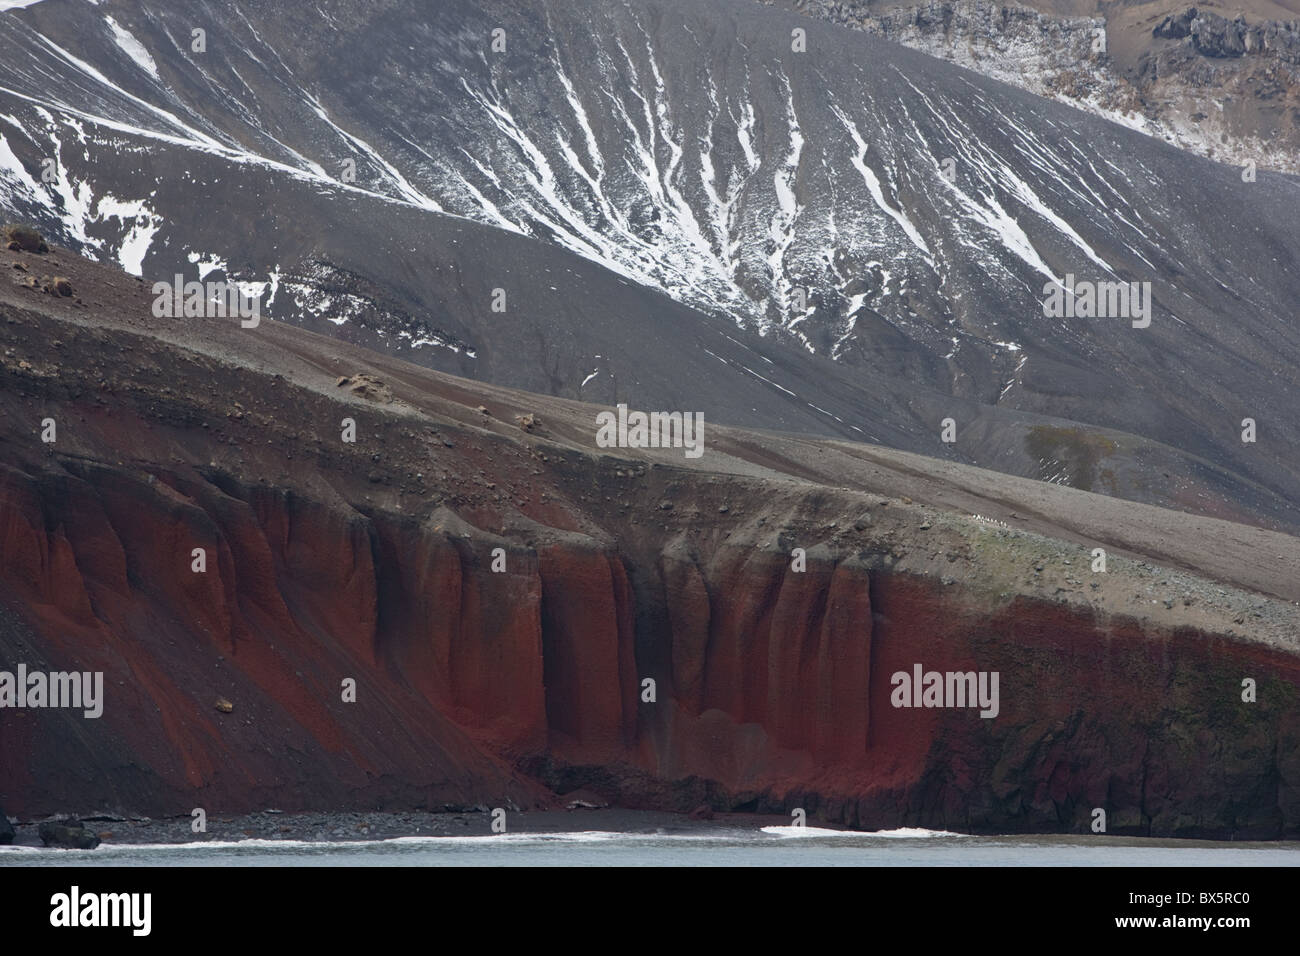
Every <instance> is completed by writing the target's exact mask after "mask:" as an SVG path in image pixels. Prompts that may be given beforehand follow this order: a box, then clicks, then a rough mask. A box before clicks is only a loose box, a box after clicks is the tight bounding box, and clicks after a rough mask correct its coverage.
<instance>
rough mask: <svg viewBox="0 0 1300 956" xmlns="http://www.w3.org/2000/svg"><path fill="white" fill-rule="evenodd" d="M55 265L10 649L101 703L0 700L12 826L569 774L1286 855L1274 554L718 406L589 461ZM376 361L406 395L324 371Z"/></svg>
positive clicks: (7, 484) (564, 432) (646, 790)
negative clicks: (200, 560)
mask: <svg viewBox="0 0 1300 956" xmlns="http://www.w3.org/2000/svg"><path fill="white" fill-rule="evenodd" d="M45 258H46V260H47V264H48V265H49V266H50V267H51V268H55V269H57V271H59V272H60V273H62V274H66V275H69V276H70V278H71V280H72V281H73V284H74V287H75V288H76V289H77V290H78V291H79V293H80V295H79V297H80V298H82V300H83V302H84V301H87V300H89V301H95V302H98V303H100V306H99V308H98V309H96V310H93V311H92V310H91V309H89V308H85V307H83V306H79V305H78V304H77V301H76V298H75V297H68V298H58V297H51V296H43V297H42V296H33V295H29V294H28V293H27V292H26V291H25V290H22V289H20V288H17V287H5V288H3V289H0V449H2V455H0V608H2V609H3V611H2V613H0V658H2V659H3V660H5V661H24V662H27V663H28V664H29V666H31V667H37V666H40V667H46V668H49V669H58V668H70V667H78V668H82V669H102V670H103V671H104V672H105V686H106V691H107V692H106V700H105V702H104V714H103V716H102V717H101V718H99V719H98V720H85V719H82V718H80V717H78V716H75V715H71V714H67V713H64V712H52V711H38V710H30V711H12V710H7V711H5V712H4V716H3V718H0V800H3V802H4V805H5V807H6V809H8V810H10V812H15V813H19V814H23V815H26V814H35V813H44V812H49V811H51V810H55V809H67V808H70V807H71V808H76V809H81V810H83V811H84V810H88V809H97V808H101V807H109V808H120V809H129V810H133V811H144V812H148V813H150V814H152V815H172V814H175V815H178V816H183V815H185V814H188V812H189V810H190V809H191V808H192V807H194V806H203V807H206V808H208V809H209V811H210V812H212V811H213V810H214V809H215V810H218V811H230V810H239V809H252V808H264V807H266V806H274V807H277V808H281V809H293V808H299V807H311V808H316V809H320V808H330V807H364V806H388V807H399V806H400V807H411V806H424V807H433V808H440V807H442V806H446V805H453V806H466V805H475V804H482V805H488V806H502V805H513V806H525V807H526V806H534V805H539V804H540V805H549V804H551V803H552V802H553V801H554V800H555V796H554V794H562V793H565V792H568V791H570V790H572V789H574V788H577V787H583V788H587V789H594V790H595V791H596V792H598V793H601V794H603V795H606V796H607V797H608V798H610V799H614V800H617V801H619V802H620V803H622V804H625V805H633V806H651V807H660V808H670V809H679V810H690V809H693V808H694V807H696V806H698V805H699V804H700V803H709V804H710V805H712V806H714V807H717V808H733V809H766V810H789V809H790V808H792V807H796V806H801V807H804V808H805V809H807V810H808V811H809V813H810V816H812V818H813V819H823V820H828V821H838V822H846V823H850V824H855V825H860V826H864V827H882V826H893V825H908V824H910V825H924V826H937V827H948V828H956V829H967V830H974V831H990V830H992V831H999V832H1007V831H1010V830H1026V831H1044V830H1045V831H1068V832H1086V830H1087V827H1088V824H1089V823H1090V821H1091V819H1092V810H1093V808H1095V807H1103V808H1105V809H1106V810H1107V813H1108V817H1109V821H1110V832H1130V833H1153V834H1178V835H1186V836H1195V835H1203V836H1209V835H1229V834H1233V835H1237V836H1280V835H1295V834H1296V831H1297V827H1298V822H1297V821H1300V796H1298V794H1300V788H1298V786H1297V783H1298V781H1300V766H1297V763H1296V760H1297V756H1296V755H1297V754H1298V753H1300V748H1297V746H1296V745H1297V743H1300V740H1297V738H1298V737H1300V698H1298V697H1297V690H1298V689H1300V656H1298V655H1300V649H1298V648H1297V645H1296V642H1295V634H1296V633H1297V630H1296V627H1297V625H1298V624H1300V611H1297V608H1296V605H1295V602H1297V601H1298V600H1300V590H1298V589H1297V585H1296V581H1297V580H1300V575H1298V574H1297V573H1296V571H1297V569H1300V542H1298V541H1297V540H1296V539H1295V538H1291V537H1288V536H1284V535H1280V534H1276V533H1272V532H1267V531H1263V530H1260V529H1254V528H1248V527H1245V526H1239V525H1231V524H1228V523H1226V522H1220V521H1215V520H1213V519H1208V518H1206V519H1197V520H1195V521H1191V520H1189V519H1188V518H1187V517H1186V516H1183V515H1178V514H1176V513H1172V512H1165V511H1160V510H1159V509H1154V508H1151V507H1148V506H1145V505H1140V504H1134V503H1128V502H1123V501H1117V500H1114V499H1109V498H1106V497H1104V496H1099V495H1091V494H1087V493H1084V492H1081V491H1076V490H1072V489H1068V488H1059V487H1055V486H1052V485H1048V484H1043V483H1038V482H1031V481H1022V480H1017V479H1008V478H1006V477H1004V476H998V475H995V474H993V473H989V472H981V471H978V470H976V469H972V468H969V467H966V466H962V465H957V464H953V463H945V462H941V461H935V460H932V459H924V458H921V457H919V456H910V455H905V454H903V453H899V452H894V451H890V450H888V449H885V448H881V447H878V446H865V445H854V444H849V443H843V442H816V441H813V440H810V439H808V438H806V437H800V436H787V435H778V434H772V433H764V432H758V431H741V430H736V429H731V428H721V427H717V426H715V425H713V424H711V423H710V424H706V434H705V440H706V452H705V454H704V455H703V456H702V457H701V458H699V459H695V460H690V459H686V458H684V456H683V455H682V452H681V450H671V449H669V450H645V451H636V450H627V449H623V450H614V449H609V450H602V449H600V448H597V447H596V446H595V442H594V435H595V414H596V412H597V411H599V410H600V409H599V407H598V406H592V405H583V404H580V403H576V402H571V401H566V400H563V399H557V398H550V397H546V396H537V395H529V394H527V393H523V392H517V391H512V390H507V389H503V388H499V387H494V386H490V385H484V384H481V383H476V382H473V381H470V380H466V379H457V378H453V377H450V376H446V375H442V374H440V373H435V372H430V371H426V370H422V369H419V368H417V367H414V366H411V365H409V364H406V363H404V362H402V361H400V360H397V359H392V358H387V357H383V356H378V355H375V354H374V353H368V352H366V351H364V350H362V349H359V348H356V347H353V346H350V345H348V344H346V343H339V342H337V341H334V340H330V339H327V338H323V337H319V336H316V335H313V334H311V333H307V332H304V331H302V330H301V329H298V328H296V327H293V326H289V325H286V324H282V323H278V322H271V321H266V322H264V323H263V324H262V325H261V326H259V328H257V329H256V330H245V329H241V328H240V327H239V325H238V322H237V321H236V320H233V319H232V320H190V321H185V322H177V321H175V320H168V319H154V318H153V317H152V316H151V315H150V313H149V304H150V301H151V297H150V295H149V294H148V290H147V288H144V287H142V286H141V285H140V284H138V283H136V282H135V281H134V280H132V279H131V278H129V277H126V276H122V275H120V274H114V273H113V272H112V271H111V270H109V269H106V268H104V267H100V266H96V265H92V264H89V263H84V262H79V261H77V260H76V259H75V258H73V257H72V256H70V255H69V254H67V253H65V252H63V251H60V250H55V251H54V252H53V253H51V254H50V255H49V256H48V257H45ZM0 260H3V262H2V263H0V265H2V266H3V268H4V269H6V270H10V263H11V261H20V262H23V263H25V264H27V265H28V267H29V268H30V267H34V266H36V264H37V263H38V262H41V261H42V260H41V258H40V257H37V256H28V255H26V254H9V253H0ZM11 271H16V270H11ZM361 373H364V374H367V375H370V376H373V377H374V378H377V379H379V380H381V381H382V382H383V383H384V384H385V385H386V386H387V387H388V388H389V389H390V390H391V392H392V396H393V401H392V402H384V401H382V398H383V397H385V394H386V393H381V400H380V401H368V400H366V399H364V398H362V397H358V396H357V395H356V394H353V393H352V392H350V391H349V390H348V389H347V388H346V387H345V386H346V384H347V383H346V382H345V383H344V384H343V385H340V384H338V379H339V377H340V376H343V377H347V378H349V379H350V380H354V378H355V376H357V375H358V374H361ZM480 407H481V408H482V409H484V410H480ZM527 415H532V416H533V418H532V419H526V418H525V416H527ZM516 416H519V418H520V419H523V420H524V424H520V423H519V422H518V421H517V419H516ZM46 418H52V419H54V420H55V422H56V424H57V429H58V430H57V439H56V441H55V442H53V443H52V444H46V443H42V441H41V440H40V432H41V430H42V428H43V423H42V420H43V419H46ZM344 418H352V419H354V420H355V422H356V424H357V441H356V442H355V444H349V443H345V442H343V441H342V432H341V429H342V427H343V426H344V422H343V419H344ZM525 426H526V427H525ZM898 489H904V490H906V492H907V496H906V497H901V496H898ZM1017 522H1021V523H1024V524H1025V526H1027V527H1030V528H1032V529H1033V530H1020V529H1019V528H1016V527H1011V526H1010V525H1012V524H1013V523H1017ZM1040 532H1041V533H1040ZM1085 532H1086V533H1085ZM1144 536H1147V539H1146V541H1145V542H1144V540H1143V538H1144ZM1098 546H1100V547H1105V548H1108V549H1110V556H1109V566H1108V568H1107V571H1106V573H1104V574H1094V573H1092V572H1091V571H1090V570H1089V564H1090V561H1091V560H1092V548H1094V547H1098ZM1147 546H1150V547H1151V550H1143V548H1144V547H1147ZM196 547H198V548H203V549H205V551H206V554H207V561H208V563H207V570H206V571H205V572H203V573H202V574H198V573H195V572H193V571H192V569H191V568H192V551H193V549H194V548H196ZM498 548H499V549H501V551H500V552H496V553H494V549H498ZM794 548H803V549H805V551H806V556H807V567H806V570H802V571H796V570H794V569H793V567H792V563H791V552H792V550H793V549H794ZM1159 548H1168V549H1169V550H1170V551H1171V552H1175V553H1177V554H1178V555H1180V556H1181V558H1182V559H1183V560H1184V562H1187V563H1188V564H1190V565H1191V567H1190V569H1189V570H1190V571H1191V572H1193V573H1187V572H1184V571H1178V570H1172V569H1168V568H1162V567H1160V566H1159V563H1160V562H1159V557H1158V555H1159V553H1160V552H1159V550H1158V549H1159ZM1265 554H1267V560H1266V561H1265V560H1261V558H1262V557H1263V556H1264V555H1265ZM502 558H503V559H504V570H494V563H495V562H497V561H498V560H501V559H502ZM1153 562H1154V563H1153ZM1270 593H1271V594H1272V595H1273V596H1271V597H1269V596H1266V594H1270ZM916 664H921V665H922V666H923V667H924V668H926V669H935V670H941V671H947V670H978V671H997V672H998V673H999V675H1000V700H999V706H998V713H997V715H996V716H995V717H991V718H988V719H985V718H981V717H980V716H979V715H978V713H977V712H976V711H975V710H972V709H955V710H939V709H919V710H918V709H910V708H896V707H893V706H891V704H890V694H891V676H892V674H894V673H895V672H898V671H905V672H906V671H910V670H911V668H912V667H913V666H914V665H916ZM348 677H351V678H354V679H355V680H356V681H357V702H356V703H355V704H351V703H343V702H342V700H341V696H340V692H339V688H340V684H341V681H342V680H343V679H345V678H348ZM1246 677H1250V678H1252V679H1254V680H1255V681H1257V683H1258V700H1257V701H1256V702H1255V703H1245V702H1243V701H1242V697H1241V693H1242V686H1241V685H1242V680H1243V678H1246ZM647 678H649V679H653V680H654V681H655V694H654V700H653V701H648V700H646V699H644V692H643V683H642V682H643V681H644V680H646V679H647ZM218 696H221V697H225V698H227V699H228V700H230V701H231V702H232V703H233V704H234V710H233V712H232V713H229V714H222V713H219V712H217V711H216V710H214V708H213V702H214V700H215V698H217V697H218Z"/></svg>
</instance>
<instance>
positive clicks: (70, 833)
mask: <svg viewBox="0 0 1300 956" xmlns="http://www.w3.org/2000/svg"><path fill="white" fill-rule="evenodd" d="M37 832H38V833H39V834H40V837H41V842H42V843H44V844H45V845H46V846H58V847H63V848H64V849H67V850H93V849H95V847H97V846H99V837H98V836H97V835H95V834H94V833H92V832H90V831H89V830H87V829H86V828H85V827H84V826H82V825H81V821H80V820H78V819H76V818H75V817H73V818H69V819H67V820H45V821H44V822H42V823H41V825H40V826H39V827H38V828H37Z"/></svg>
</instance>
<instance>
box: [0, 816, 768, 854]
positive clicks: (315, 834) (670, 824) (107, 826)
mask: <svg viewBox="0 0 1300 956" xmlns="http://www.w3.org/2000/svg"><path fill="white" fill-rule="evenodd" d="M61 819H62V818H56V820H61ZM50 822H54V821H39V822H38V821H34V820H33V821H23V822H19V823H17V824H16V825H15V826H14V831H15V839H14V840H13V845H14V846H28V847H39V846H42V845H43V844H42V841H41V837H40V833H39V829H40V827H41V826H43V825H46V824H48V823H50ZM80 822H81V823H82V825H83V826H84V827H85V829H86V832H87V833H92V834H94V835H96V836H98V838H99V840H100V846H112V845H119V846H139V845H146V844H185V843H224V842H238V841H241V840H282V841H305V842H311V843H339V842H374V841H379V840H392V839H397V838H400V837H474V836H492V835H494V834H493V830H492V814H491V811H489V810H488V809H487V808H483V809H481V810H479V809H475V810H466V811H461V812H444V813H425V812H393V811H375V812H367V811H345V812H320V813H310V812H309V813H287V812H281V811H278V810H267V811H263V812H260V813H247V814H228V815H220V816H212V817H209V818H208V821H207V830H206V832H204V833H194V832H193V830H192V829H191V826H192V822H191V818H190V817H188V816H184V817H170V818H167V819H154V818H150V817H145V816H131V817H123V816H116V815H90V816H85V817H81V818H80ZM789 824H790V818H789V817H783V816H773V815H768V814H748V813H746V814H720V815H718V816H717V817H716V818H712V817H711V818H710V819H700V818H698V817H693V816H690V815H687V814H678V813H664V812H659V811H650V810H620V809H609V808H606V809H586V808H575V809H573V810H536V811H531V812H518V813H509V814H508V815H507V817H506V828H507V829H506V832H507V833H516V834H517V833H537V834H541V833H572V832H580V831H585V830H602V831H607V832H617V833H647V834H675V833H688V832H703V831H719V830H747V831H753V830H757V829H759V828H761V827H765V826H788V825H789Z"/></svg>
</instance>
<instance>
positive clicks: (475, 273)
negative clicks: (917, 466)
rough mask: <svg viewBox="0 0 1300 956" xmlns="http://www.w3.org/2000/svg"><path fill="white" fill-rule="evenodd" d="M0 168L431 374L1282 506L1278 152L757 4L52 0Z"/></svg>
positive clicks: (89, 230)
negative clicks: (1102, 297) (1066, 286)
mask: <svg viewBox="0 0 1300 956" xmlns="http://www.w3.org/2000/svg"><path fill="white" fill-rule="evenodd" d="M796 28H800V29H803V30H806V51H805V52H796V51H795V50H794V49H792V46H793V45H795V44H794V38H792V34H791V31H792V30H794V29H796ZM196 29H197V30H202V31H204V33H203V49H202V51H199V50H196V48H195V38H194V33H193V31H194V30H196ZM494 31H501V32H499V33H497V32H494ZM46 160H52V161H53V162H52V164H48V165H47V166H46V169H48V170H49V172H48V173H47V176H49V177H51V181H46V180H44V179H43V178H42V163H44V162H45V161H46ZM178 171H184V172H178ZM0 186H3V188H2V189H0V211H3V214H4V215H5V216H6V217H9V218H25V219H31V220H35V221H37V222H39V223H40V224H41V225H42V226H43V227H45V228H46V229H48V230H50V231H51V232H52V233H53V234H54V235H55V237H56V238H57V239H58V240H59V241H61V242H63V243H66V244H68V245H69V246H71V247H72V248H75V249H80V250H82V251H85V252H87V253H89V254H93V255H96V256H98V257H99V258H102V259H107V260H115V261H117V262H119V263H120V264H121V265H122V266H123V267H125V268H126V269H128V271H132V272H136V273H141V274H143V275H145V276H148V277H150V278H153V277H157V276H170V275H172V274H173V273H176V272H183V273H184V274H185V275H186V276H187V277H199V276H200V275H207V276H209V277H212V278H219V277H224V276H229V277H232V278H236V279H239V280H243V281H245V282H248V283H258V284H260V285H254V286H250V288H254V289H260V290H261V292H262V294H263V296H264V302H265V305H266V308H267V311H268V312H269V313H270V314H271V315H273V316H275V317H277V318H282V319H285V320H287V321H292V322H297V323H300V324H302V325H304V326H306V327H309V328H312V329H316V330H322V331H327V332H330V333H331V334H335V335H338V336H341V337H343V338H346V339H349V340H351V341H355V342H358V343H361V344H366V345H370V346H372V347H377V348H384V349H391V350H393V351H395V352H397V353H398V354H401V355H403V356H404V357H407V358H411V359H413V360H415V361H417V362H420V363H422V364H426V365H428V366H430V367H433V368H437V369H441V370H445V371H454V372H457V373H458V374H463V375H469V376H472V377H477V378H482V379H484V380H487V381H491V382H496V383H499V384H509V385H513V386H518V387H522V388H527V389H531V390H533V391H538V392H544V393H548V394H553V395H558V396H564V397H576V398H583V399H586V400H590V401H600V402H607V403H613V402H615V401H627V402H630V403H631V404H633V405H639V406H641V407H663V408H679V409H687V408H689V409H699V410H702V411H703V412H704V413H705V415H706V417H709V418H712V419H715V420H717V421H723V422H731V423H736V424H745V425H760V426H764V427H769V428H777V429H785V430H792V431H804V432H810V433H821V434H832V435H837V436H840V437H846V438H853V439H857V440H873V441H879V442H883V443H886V444H890V445H893V446H896V447H900V448H906V449H912V450H917V451H925V452H927V453H930V454H934V455H945V456H952V457H957V458H960V459H963V460H966V461H970V462H974V463H978V464H981V465H985V466H988V467H993V468H997V469H1001V470H1005V471H1008V472H1011V473H1014V474H1020V475H1025V476H1029V477H1035V478H1040V479H1044V480H1048V481H1055V482H1061V483H1067V484H1072V485H1075V486H1077V487H1081V488H1086V489H1091V490H1096V491H1102V492H1105V493H1110V494H1115V495H1118V496H1122V497H1130V498H1134V499H1137V500H1142V501H1148V502H1153V503H1158V504H1163V505H1167V506H1172V507H1178V508H1183V509H1187V510H1192V511H1197V512H1200V513H1207V514H1214V515H1219V516H1224V517H1232V518H1235V519H1238V520H1246V521H1252V522H1256V523H1261V524H1264V525H1266V526H1270V527H1279V528H1287V529H1292V530H1294V529H1295V528H1296V527H1297V525H1298V522H1297V515H1296V512H1295V509H1294V507H1293V506H1292V504H1291V502H1293V501H1295V500H1296V499H1297V497H1298V496H1300V477H1298V476H1297V474H1296V472H1295V468H1294V461H1295V448H1296V445H1297V439H1298V438H1300V434H1298V433H1297V426H1296V423H1295V421H1294V416H1293V414H1292V413H1293V411H1294V398H1293V379H1294V372H1293V370H1294V368H1295V367H1296V365H1297V362H1298V361H1300V330H1297V328H1296V323H1295V321H1294V314H1295V306H1294V303H1295V302H1296V301H1297V297H1298V294H1300V268H1298V267H1297V262H1296V259H1295V256H1294V250H1295V249H1296V248H1297V246H1298V245H1300V234H1298V233H1300V226H1297V223H1298V222H1300V216H1297V212H1300V190H1298V188H1297V184H1296V182H1295V180H1294V179H1291V178H1288V177H1282V176H1277V175H1271V174H1267V173H1261V174H1260V175H1259V177H1258V179H1257V180H1256V181H1255V182H1250V183H1247V182H1243V181H1242V179H1241V176H1240V171H1239V170H1237V169H1234V168H1231V167H1222V166H1218V165H1215V164H1213V163H1210V162H1207V161H1205V160H1202V159H1198V158H1195V157H1192V156H1189V155H1187V154H1184V153H1181V152H1179V151H1177V150H1175V149H1173V148H1170V147H1167V146H1165V145H1163V144H1160V143H1158V142H1155V141H1153V140H1151V139H1149V138H1147V137H1144V136H1142V135H1140V134H1138V133H1135V132H1133V131H1131V130H1126V129H1124V128H1122V127H1118V126H1115V125H1111V124H1108V123H1106V122H1105V121H1103V120H1100V119H1098V118H1095V117H1091V116H1087V115H1085V114H1082V113H1079V112H1076V111H1074V110H1072V109H1069V108H1067V107H1064V106H1061V105H1059V104H1055V103H1051V102H1048V101H1045V100H1042V99H1040V98H1037V97H1035V96H1032V95H1030V94H1027V93H1024V92H1021V91H1018V90H1015V89H1012V88H1010V87H1007V86H1003V85H1001V84H998V83H996V82H993V81H991V80H987V79H985V78H982V77H979V76H977V75H975V74H972V73H969V72H966V71H964V70H961V69H959V68H956V67H953V66H952V65H950V64H945V63H942V62H939V61H936V60H933V59H930V58H927V57H925V56H923V55H920V54H918V53H914V52H912V51H908V50H904V49H901V48H898V47H895V46H891V45H889V44H886V43H883V42H880V41H877V40H875V39H873V38H871V37H866V36H862V35H860V34H858V33H855V32H852V31H849V30H845V29H842V28H838V27H835V26H832V25H829V24H821V23H817V22H813V21H810V20H808V19H806V18H803V17H799V16H796V15H794V14H790V13H784V12H781V11H776V10H772V9H768V8H765V7H762V6H760V5H758V4H754V3H750V2H745V0H721V2H710V3H707V4H705V3H699V2H693V0H628V2H614V0H590V2H583V3H562V2H547V0H524V2H511V3H494V2H477V3H470V2H466V0H452V2H447V3H442V4H439V5H438V6H437V8H436V10H433V11H430V10H429V8H428V7H427V6H426V5H424V4H419V3H415V2H411V0H388V2H378V3H367V4H358V3H353V2H342V0H332V2H321V3H315V4H295V5H293V6H292V8H290V9H286V8H285V7H284V5H282V4H272V3H256V2H243V3H237V2H231V0H226V2H215V3H205V4H198V3H184V2H182V3H168V4H165V5H164V4H161V3H140V2H109V3H104V4H100V5H92V4H88V3H85V2H84V0H45V2H43V3H40V4H37V5H35V6H33V7H30V8H28V9H26V10H23V11H19V12H14V13H11V14H6V15H5V16H4V17H3V18H0ZM1066 275H1073V276H1075V277H1077V279H1079V280H1083V281H1087V282H1116V281H1123V282H1137V283H1144V282H1149V283H1150V284H1151V285H1150V290H1151V304H1152V308H1151V312H1150V316H1149V318H1150V325H1149V326H1148V327H1143V328H1137V327H1134V325H1133V322H1132V321H1131V320H1130V317H1129V316H1110V317H1105V318H1096V317H1084V318H1068V317H1048V316H1046V315H1044V309H1043V298H1044V290H1045V288H1046V287H1049V284H1050V283H1053V282H1059V281H1061V280H1063V279H1064V277H1065V276H1066ZM498 291H499V292H500V293H503V296H499V295H498ZM503 301H504V309H505V311H503V312H499V311H494V309H493V306H494V304H495V305H500V304H502V302H503ZM1247 417H1249V418H1252V419H1254V420H1256V422H1257V423H1258V426H1259V436H1260V437H1259V441H1258V442H1256V443H1254V444H1245V443H1243V442H1242V441H1241V422H1242V420H1243V419H1244V418H1247ZM947 418H951V419H952V420H953V424H954V426H955V437H956V441H955V442H953V443H944V442H942V441H941V440H940V435H941V431H942V428H943V421H944V419H947Z"/></svg>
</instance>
